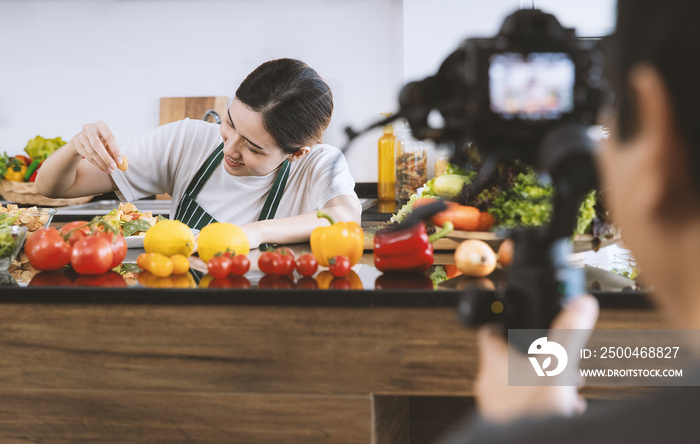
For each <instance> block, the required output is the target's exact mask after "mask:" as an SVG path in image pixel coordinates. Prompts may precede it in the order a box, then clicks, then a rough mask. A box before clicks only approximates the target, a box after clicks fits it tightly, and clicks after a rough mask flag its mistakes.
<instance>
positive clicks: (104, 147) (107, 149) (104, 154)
mask: <svg viewBox="0 0 700 444" xmlns="http://www.w3.org/2000/svg"><path fill="white" fill-rule="evenodd" d="M70 141H71V143H72V144H73V147H74V148H75V151H76V152H77V153H78V154H80V155H81V156H83V157H84V158H85V159H86V160H87V161H88V162H90V163H91V164H93V165H95V166H96V167H97V168H99V169H100V170H102V171H104V172H105V173H108V174H112V173H113V172H114V171H115V170H116V169H117V165H121V163H122V155H121V152H120V151H119V145H118V144H117V140H116V139H115V138H114V135H113V134H112V130H110V129H109V126H107V124H106V123H104V122H103V121H101V120H100V121H99V122H95V123H91V124H87V125H83V130H82V131H81V132H79V133H78V134H76V135H75V136H73V138H72V139H71V140H70Z"/></svg>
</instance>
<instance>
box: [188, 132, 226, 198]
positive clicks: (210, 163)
mask: <svg viewBox="0 0 700 444" xmlns="http://www.w3.org/2000/svg"><path fill="white" fill-rule="evenodd" d="M223 159H224V142H221V145H219V146H217V147H216V149H215V150H214V152H213V153H211V154H210V155H209V157H208V158H207V160H206V161H205V162H204V164H203V165H202V166H201V167H200V168H199V171H197V174H195V175H194V179H192V182H190V185H189V186H188V187H187V190H185V194H186V195H188V196H190V197H192V198H193V199H194V198H196V197H197V195H198V194H199V192H200V191H202V188H203V187H204V184H205V183H207V180H209V177H210V176H211V175H212V173H214V170H216V167H218V166H219V164H220V163H221V161H222V160H223Z"/></svg>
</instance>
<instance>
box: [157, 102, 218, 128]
mask: <svg viewBox="0 0 700 444" xmlns="http://www.w3.org/2000/svg"><path fill="white" fill-rule="evenodd" d="M210 109H213V110H214V111H216V112H217V113H218V114H219V116H220V117H221V119H222V120H223V119H224V117H225V116H226V110H227V109H228V97H223V96H219V97H161V99H160V125H164V124H166V123H170V122H175V121H178V120H182V119H184V118H186V117H189V118H190V119H201V118H202V116H203V115H204V113H205V112H207V111H208V110H210ZM209 121H210V122H213V119H211V118H210V120H209Z"/></svg>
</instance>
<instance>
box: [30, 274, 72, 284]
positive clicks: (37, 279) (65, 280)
mask: <svg viewBox="0 0 700 444" xmlns="http://www.w3.org/2000/svg"><path fill="white" fill-rule="evenodd" d="M71 285H73V282H71V280H70V278H69V277H68V276H66V275H64V274H63V273H61V272H58V271H42V272H39V273H37V274H35V275H34V277H33V278H32V280H31V281H29V284H28V285H27V286H28V287H70V286H71Z"/></svg>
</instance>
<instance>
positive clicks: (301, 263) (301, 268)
mask: <svg viewBox="0 0 700 444" xmlns="http://www.w3.org/2000/svg"><path fill="white" fill-rule="evenodd" d="M316 270H318V261H317V260H316V258H315V257H314V255H313V254H311V253H306V254H302V255H301V256H299V258H298V259H297V271H298V272H299V274H301V275H302V276H313V275H314V273H316Z"/></svg>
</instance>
